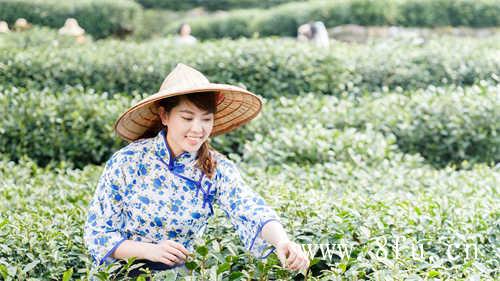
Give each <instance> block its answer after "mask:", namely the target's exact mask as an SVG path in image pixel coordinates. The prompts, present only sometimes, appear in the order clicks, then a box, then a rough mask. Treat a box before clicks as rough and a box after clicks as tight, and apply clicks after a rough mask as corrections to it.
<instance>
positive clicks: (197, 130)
mask: <svg viewBox="0 0 500 281" xmlns="http://www.w3.org/2000/svg"><path fill="white" fill-rule="evenodd" d="M191 131H193V132H195V133H199V134H201V133H203V124H202V123H201V122H200V121H194V122H193V126H192V127H191Z"/></svg>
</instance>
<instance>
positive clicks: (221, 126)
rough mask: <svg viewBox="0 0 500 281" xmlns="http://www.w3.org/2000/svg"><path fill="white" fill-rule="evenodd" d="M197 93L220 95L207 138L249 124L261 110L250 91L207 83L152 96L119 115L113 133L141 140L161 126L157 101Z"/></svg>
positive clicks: (260, 103) (125, 138) (258, 102)
mask: <svg viewBox="0 0 500 281" xmlns="http://www.w3.org/2000/svg"><path fill="white" fill-rule="evenodd" d="M198 92H216V93H220V94H222V95H223V99H222V100H221V101H220V103H219V104H217V107H216V112H215V114H214V126H213V129H212V132H211V134H210V137H213V136H217V135H220V134H223V133H227V132H230V131H232V130H234V129H236V128H238V127H240V126H242V125H244V124H246V123H248V122H250V121H251V120H252V119H253V118H255V117H256V116H257V115H258V114H259V112H260V110H261V109H262V99H261V98H260V97H258V96H257V95H255V94H253V93H252V92H249V91H247V90H245V89H242V88H240V87H236V86H233V85H227V84H216V83H210V84H207V85H203V86H202V87H193V88H190V89H184V90H177V91H176V90H169V91H160V92H158V93H156V94H153V95H151V96H149V97H147V98H145V99H143V100H141V101H140V102H138V103H137V104H135V105H134V106H132V107H130V108H129V109H127V110H126V111H125V112H124V113H122V114H121V115H120V117H119V118H118V119H117V121H116V122H115V124H114V130H115V132H116V133H117V135H118V136H119V137H121V138H122V139H124V140H126V141H129V142H131V141H135V140H137V139H139V138H141V136H143V135H144V134H145V133H146V132H148V131H150V132H158V131H159V130H160V129H161V127H162V124H161V121H160V118H159V115H158V106H157V102H158V101H159V100H162V99H165V98H169V97H174V96H180V95H185V94H191V93H198Z"/></svg>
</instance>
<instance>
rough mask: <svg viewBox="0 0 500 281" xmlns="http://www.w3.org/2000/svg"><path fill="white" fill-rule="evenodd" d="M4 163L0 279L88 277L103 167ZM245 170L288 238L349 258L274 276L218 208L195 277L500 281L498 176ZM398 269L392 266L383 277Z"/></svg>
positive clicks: (275, 267)
mask: <svg viewBox="0 0 500 281" xmlns="http://www.w3.org/2000/svg"><path fill="white" fill-rule="evenodd" d="M0 159H1V160H0V176H1V177H2V180H1V181H0V190H2V200H0V248H1V249H2V250H1V251H0V276H1V277H0V278H3V280H7V281H10V280H17V279H30V278H31V279H39V280H72V279H74V280H80V279H87V278H85V277H90V276H89V275H90V266H91V260H90V256H89V254H88V253H87V250H86V249H85V247H84V244H83V240H82V237H83V235H82V233H83V224H84V222H85V219H86V214H87V210H86V209H87V206H88V204H89V202H90V200H91V197H92V195H93V193H94V190H95V187H96V185H97V180H98V177H99V175H100V173H101V171H102V167H97V166H92V165H89V166H87V167H85V169H83V170H72V169H68V168H66V167H65V166H64V164H62V163H61V164H59V165H58V166H55V167H53V168H51V169H44V168H40V167H39V166H37V165H36V164H35V163H34V162H32V161H30V160H29V159H25V158H23V159H22V161H21V162H20V163H19V164H17V165H15V164H14V163H13V162H10V161H8V160H6V159H5V158H4V157H1V156H0ZM240 165H241V171H244V172H243V173H242V174H243V176H244V178H245V181H246V182H247V183H248V184H249V186H251V187H252V188H253V189H254V190H255V191H256V192H259V193H260V194H261V195H262V196H263V197H264V198H265V200H266V202H268V203H269V204H270V205H271V206H272V207H273V208H275V209H276V211H277V213H278V214H279V216H280V217H281V219H282V222H283V225H284V228H285V229H286V230H287V233H288V234H289V235H290V237H291V238H292V239H293V240H295V241H297V242H298V243H314V244H336V245H338V244H340V245H343V247H346V248H343V249H345V250H346V252H345V253H344V254H341V253H340V254H338V255H333V256H331V257H330V256H329V255H328V254H327V255H325V256H322V255H321V252H320V251H319V250H318V252H317V253H316V255H315V256H314V257H315V258H314V260H313V262H312V263H311V264H312V266H311V272H310V273H309V278H310V279H309V278H304V277H303V276H302V275H301V274H296V273H294V272H290V271H287V270H284V269H283V268H281V267H280V266H279V263H278V262H277V259H276V256H275V255H274V254H273V255H271V256H270V258H269V259H268V260H267V261H264V262H262V261H260V260H257V259H252V258H251V257H249V255H248V254H247V253H246V252H245V251H244V249H243V247H242V245H241V242H240V241H239V239H238V237H237V235H235V233H234V231H233V230H232V228H231V226H230V224H229V223H228V221H227V219H226V217H225V214H224V213H223V212H222V211H221V210H220V209H219V208H218V207H217V206H216V208H215V216H214V217H213V218H212V219H211V220H210V221H209V224H208V225H209V227H208V229H207V231H206V234H205V235H204V237H203V239H201V241H198V242H197V245H198V249H200V250H199V251H197V252H196V253H194V254H195V259H194V261H193V262H194V267H195V269H194V270H193V272H192V275H193V276H194V277H195V279H203V276H205V277H207V276H217V279H221V280H225V279H228V276H229V275H233V276H236V275H240V276H245V277H248V279H251V278H256V279H261V280H267V279H273V280H291V279H305V280H316V279H313V278H318V279H320V280H332V279H343V278H346V279H377V278H380V277H381V276H385V277H386V278H390V277H394V276H398V277H399V278H401V279H415V278H416V276H418V277H419V278H420V279H426V278H427V277H428V276H439V277H440V278H442V279H446V280H450V279H457V278H458V279H469V278H474V279H485V280H489V279H495V276H496V274H497V273H498V271H497V268H498V261H497V258H496V251H497V249H498V245H497V242H498V241H497V240H495V235H496V234H497V232H498V229H497V222H498V208H495V207H496V206H498V204H499V203H500V202H499V200H498V196H496V195H497V189H496V188H495V187H497V186H499V184H500V181H499V179H500V170H499V169H498V167H497V168H494V167H491V168H489V167H486V166H485V165H482V166H475V167H474V168H473V169H472V170H471V171H452V170H450V169H443V170H434V169H431V168H429V167H425V166H420V165H414V164H411V163H405V162H403V163H393V162H391V161H384V162H381V163H380V164H379V165H377V166H375V167H369V166H366V165H364V164H363V163H360V164H359V165H354V164H352V163H349V162H332V163H323V164H321V165H305V166H300V165H296V164H289V165H280V166H268V168H267V169H266V168H263V167H254V166H250V165H243V164H240ZM444 218H446V223H443V219H444ZM457 241H460V243H459V244H457ZM420 246H422V249H423V250H420ZM466 246H470V248H465V247H466ZM396 247H398V248H397V249H398V250H399V251H398V252H397V254H396ZM412 247H413V249H418V250H417V252H416V253H415V252H412V250H411V249H412ZM475 249H477V252H476V253H477V256H476V255H474V253H475V252H474V251H475ZM203 253H204V254H203ZM393 264H397V265H398V266H397V267H394V268H391V269H390V270H389V269H388V267H389V266H391V265H393ZM116 273H117V268H116V264H115V265H114V267H110V268H103V269H101V273H100V276H101V277H102V279H100V280H126V279H121V278H116ZM63 275H64V276H66V278H67V279H66V278H63ZM223 278H224V279H223ZM211 279H212V278H211ZM213 279H214V280H215V279H216V278H215V277H214V278H213ZM139 280H140V279H139ZM160 280H163V279H160ZM166 280H170V279H166Z"/></svg>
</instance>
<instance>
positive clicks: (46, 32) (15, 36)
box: [0, 26, 92, 50]
mask: <svg viewBox="0 0 500 281" xmlns="http://www.w3.org/2000/svg"><path fill="white" fill-rule="evenodd" d="M1 36H2V37H1V38H2V40H0V49H4V50H8V49H14V50H19V49H28V48H32V47H39V46H44V47H53V48H66V47H73V46H77V43H76V40H75V38H74V37H71V36H61V35H59V34H58V33H57V31H55V30H54V29H50V28H48V27H43V26H41V27H40V26H35V27H33V28H31V29H30V30H27V31H24V32H11V33H6V34H2V35H1ZM86 37H87V38H86V42H87V43H92V37H91V36H88V35H87V36H86Z"/></svg>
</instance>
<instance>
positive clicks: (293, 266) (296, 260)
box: [290, 255, 303, 270]
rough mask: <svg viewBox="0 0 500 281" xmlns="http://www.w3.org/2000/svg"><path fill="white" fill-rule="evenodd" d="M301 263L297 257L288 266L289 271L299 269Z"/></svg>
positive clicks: (301, 260) (300, 259)
mask: <svg viewBox="0 0 500 281" xmlns="http://www.w3.org/2000/svg"><path fill="white" fill-rule="evenodd" d="M302 262H303V259H302V258H301V257H300V256H299V255H297V257H296V258H295V260H294V261H293V262H292V263H291V264H290V269H292V270H297V268H299V266H300V264H301V263H302Z"/></svg>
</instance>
